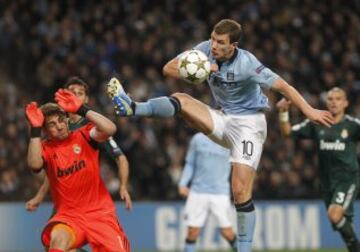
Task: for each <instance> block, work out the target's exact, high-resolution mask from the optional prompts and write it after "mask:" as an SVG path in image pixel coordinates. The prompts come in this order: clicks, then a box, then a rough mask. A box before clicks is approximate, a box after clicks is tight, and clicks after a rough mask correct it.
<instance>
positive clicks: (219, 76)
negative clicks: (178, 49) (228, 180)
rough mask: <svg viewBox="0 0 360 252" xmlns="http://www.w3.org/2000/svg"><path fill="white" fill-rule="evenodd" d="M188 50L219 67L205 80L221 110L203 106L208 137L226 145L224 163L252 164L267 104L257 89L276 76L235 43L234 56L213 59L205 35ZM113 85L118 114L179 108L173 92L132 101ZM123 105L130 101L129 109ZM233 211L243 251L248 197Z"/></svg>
mask: <svg viewBox="0 0 360 252" xmlns="http://www.w3.org/2000/svg"><path fill="white" fill-rule="evenodd" d="M194 49H197V50H200V51H202V52H204V53H205V54H206V55H207V56H208V58H209V60H210V62H211V63H212V64H215V63H216V64H217V65H218V67H219V71H218V72H215V73H212V74H211V75H210V76H209V78H208V80H207V81H208V84H209V86H210V89H211V92H212V94H213V96H214V99H215V101H216V102H217V104H218V105H219V106H220V107H221V110H214V109H211V108H210V107H209V108H208V109H209V113H210V116H211V118H212V121H213V125H214V128H213V131H212V133H211V134H210V135H208V137H209V138H210V139H212V140H213V141H214V142H216V143H218V144H220V145H222V146H224V147H226V148H228V149H229V150H230V162H232V163H240V164H245V165H247V166H249V167H252V168H253V169H257V167H258V164H259V161H260V157H261V153H262V149H263V144H264V142H265V139H266V135H267V125H266V119H265V115H264V113H263V111H264V110H265V109H267V108H268V107H269V104H268V99H267V97H266V96H265V95H264V93H263V92H262V88H264V89H269V88H271V87H272V85H273V83H274V81H275V80H276V79H278V78H279V76H278V75H277V74H275V73H274V72H272V71H271V70H270V69H268V68H267V67H265V66H264V65H263V64H261V63H260V62H259V61H258V60H257V59H256V57H255V56H254V55H253V54H251V53H250V52H248V51H246V50H243V49H240V48H236V49H235V51H234V55H233V56H232V57H231V58H230V59H229V60H227V61H224V62H217V61H216V60H215V59H214V57H213V56H212V54H211V40H208V41H203V42H201V43H199V44H198V45H197V46H195V47H194ZM115 90H116V89H115ZM119 90H120V91H118V92H117V93H118V95H115V97H114V98H112V99H113V102H114V103H115V105H116V109H117V112H118V113H119V114H120V115H124V116H129V115H135V116H150V117H171V116H175V115H176V114H177V113H178V112H179V111H180V110H181V105H180V103H179V101H177V99H176V98H175V97H158V98H154V99H150V100H148V101H147V102H140V103H139V102H136V103H135V102H133V101H132V100H131V99H130V98H129V97H128V96H127V95H126V93H125V91H124V90H123V89H122V88H120V89H119ZM110 93H111V92H110ZM119 93H120V94H119ZM124 103H125V105H123V104H124ZM128 104H131V109H129V105H128ZM236 211H237V220H238V221H237V222H238V239H237V242H238V251H241V252H249V251H251V244H252V238H253V233H254V228H255V208H254V205H253V203H252V200H251V199H250V200H249V201H247V202H244V203H240V204H236Z"/></svg>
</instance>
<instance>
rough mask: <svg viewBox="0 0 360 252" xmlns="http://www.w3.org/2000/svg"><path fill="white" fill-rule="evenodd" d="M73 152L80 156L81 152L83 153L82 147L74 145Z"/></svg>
mask: <svg viewBox="0 0 360 252" xmlns="http://www.w3.org/2000/svg"><path fill="white" fill-rule="evenodd" d="M73 151H74V153H75V154H80V152H81V147H80V145H78V144H74V145H73Z"/></svg>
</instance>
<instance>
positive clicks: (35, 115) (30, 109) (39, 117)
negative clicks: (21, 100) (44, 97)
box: [25, 102, 45, 128]
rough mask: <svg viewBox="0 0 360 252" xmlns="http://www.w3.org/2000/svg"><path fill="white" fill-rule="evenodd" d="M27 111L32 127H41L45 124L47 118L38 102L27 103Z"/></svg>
mask: <svg viewBox="0 0 360 252" xmlns="http://www.w3.org/2000/svg"><path fill="white" fill-rule="evenodd" d="M25 113H26V118H27V119H28V121H29V122H30V125H31V127H34V128H41V127H42V126H43V124H44V120H45V118H44V115H43V113H42V111H41V109H40V108H38V105H37V103H36V102H31V103H29V104H28V105H26V108H25Z"/></svg>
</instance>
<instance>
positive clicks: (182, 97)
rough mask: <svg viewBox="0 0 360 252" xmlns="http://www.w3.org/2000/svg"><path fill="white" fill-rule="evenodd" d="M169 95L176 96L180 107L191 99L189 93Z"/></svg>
mask: <svg viewBox="0 0 360 252" xmlns="http://www.w3.org/2000/svg"><path fill="white" fill-rule="evenodd" d="M171 97H174V98H176V99H177V100H178V101H179V103H180V104H181V107H182V108H184V107H186V106H188V105H189V104H190V103H191V100H192V99H193V98H192V97H191V96H190V95H188V94H185V93H174V94H172V95H171Z"/></svg>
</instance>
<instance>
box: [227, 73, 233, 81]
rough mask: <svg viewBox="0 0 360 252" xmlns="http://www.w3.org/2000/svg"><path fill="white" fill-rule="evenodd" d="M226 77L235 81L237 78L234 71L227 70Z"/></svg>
mask: <svg viewBox="0 0 360 252" xmlns="http://www.w3.org/2000/svg"><path fill="white" fill-rule="evenodd" d="M226 79H227V80H229V81H233V80H234V79H235V74H234V72H227V73H226Z"/></svg>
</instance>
